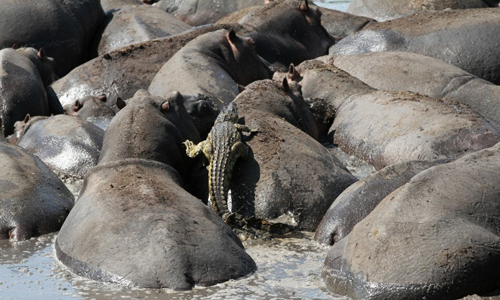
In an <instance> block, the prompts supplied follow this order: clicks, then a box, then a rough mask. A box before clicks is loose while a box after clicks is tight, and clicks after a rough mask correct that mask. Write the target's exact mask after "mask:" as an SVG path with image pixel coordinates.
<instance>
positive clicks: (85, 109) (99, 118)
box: [66, 94, 126, 131]
mask: <svg viewBox="0 0 500 300" xmlns="http://www.w3.org/2000/svg"><path fill="white" fill-rule="evenodd" d="M106 100H107V97H106V95H104V94H102V95H99V96H98V97H92V96H87V97H85V98H83V99H81V100H76V101H75V103H74V104H73V106H71V107H66V114H68V115H71V116H76V117H78V118H80V119H82V120H85V121H88V122H90V123H93V124H94V125H96V126H97V127H99V128H101V129H102V130H104V131H106V129H107V128H108V126H109V123H110V122H111V119H113V117H114V116H115V111H114V110H113V109H111V107H109V106H108V105H106ZM116 104H117V108H118V109H121V108H123V107H125V105H126V103H125V101H123V100H122V99H121V98H118V99H117V103H116Z"/></svg>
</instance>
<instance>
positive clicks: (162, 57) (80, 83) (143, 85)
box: [51, 25, 239, 112]
mask: <svg viewBox="0 0 500 300" xmlns="http://www.w3.org/2000/svg"><path fill="white" fill-rule="evenodd" d="M236 27H239V26H237V25H217V26H208V27H204V28H199V29H194V30H193V31H190V32H187V33H183V34H180V35H177V36H173V37H166V38H162V39H156V40H153V41H147V42H142V43H140V44H137V45H130V46H126V47H124V48H121V49H118V50H115V51H112V52H110V53H107V54H105V55H102V56H99V57H97V58H95V59H93V60H91V61H89V62H87V63H85V64H83V65H81V66H79V67H77V68H75V69H74V70H73V71H71V72H70V73H69V74H68V75H66V76H64V77H63V78H61V79H59V80H58V81H56V82H54V84H53V85H52V86H51V88H52V89H53V92H54V94H56V95H57V97H58V99H59V101H60V103H61V104H62V105H63V106H64V107H66V106H68V105H70V106H71V105H73V104H74V103H75V101H76V100H82V99H83V98H85V97H87V96H94V97H96V96H98V95H100V94H105V95H106V96H107V98H108V100H107V101H106V103H107V104H108V106H110V107H111V108H113V110H115V112H116V111H118V108H117V107H116V101H117V98H122V99H129V98H132V97H133V96H134V94H135V92H137V91H138V90H140V89H147V88H148V87H149V84H150V83H151V81H152V80H153V78H154V76H155V75H156V73H158V71H159V70H160V69H161V67H162V66H163V65H164V64H165V63H166V62H167V61H168V60H169V59H170V58H171V57H172V56H173V55H174V54H175V53H177V51H178V50H179V49H181V48H182V47H183V46H184V45H186V44H187V43H188V42H189V41H191V40H193V39H194V38H196V37H198V36H199V35H201V34H204V33H206V32H211V31H215V30H218V29H221V28H227V29H230V28H236Z"/></svg>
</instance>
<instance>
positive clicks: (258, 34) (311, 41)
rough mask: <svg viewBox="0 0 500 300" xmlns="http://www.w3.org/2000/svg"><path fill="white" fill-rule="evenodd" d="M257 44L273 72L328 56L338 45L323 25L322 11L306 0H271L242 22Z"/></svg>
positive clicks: (248, 34) (257, 49) (256, 48)
mask: <svg viewBox="0 0 500 300" xmlns="http://www.w3.org/2000/svg"><path fill="white" fill-rule="evenodd" d="M239 24H241V25H243V26H244V27H245V28H246V29H247V30H248V31H249V33H247V34H244V35H245V36H247V37H250V38H252V39H253V40H254V42H255V50H256V51H257V53H258V54H259V55H260V56H261V57H262V58H264V59H265V60H266V61H267V62H269V63H270V64H271V66H272V69H273V71H286V70H287V69H288V66H289V65H290V64H291V63H293V64H295V65H297V64H299V63H301V62H302V61H304V60H308V59H312V58H316V57H318V56H322V55H325V54H327V52H328V48H329V47H330V46H332V45H333V44H334V42H335V40H334V38H333V37H332V36H330V35H329V34H328V33H327V32H326V30H325V28H324V27H323V26H321V12H320V11H319V10H318V8H317V7H313V6H309V4H308V1H307V0H302V1H296V0H294V1H284V0H277V1H271V2H269V3H267V4H266V5H264V6H261V7H259V9H256V10H253V11H252V12H250V13H249V14H247V15H246V16H245V17H244V18H242V19H241V20H240V21H239Z"/></svg>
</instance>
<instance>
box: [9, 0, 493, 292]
mask: <svg viewBox="0 0 500 300" xmlns="http://www.w3.org/2000/svg"><path fill="white" fill-rule="evenodd" d="M0 6H1V9H0V23H1V24H3V26H2V27H1V28H2V29H1V31H0V48H2V50H0V133H1V135H0V166H1V167H0V239H11V240H12V241H13V242H16V241H22V240H26V239H30V238H31V237H35V236H38V235H42V234H46V233H50V232H55V231H59V234H58V236H57V239H56V241H55V252H56V256H57V258H58V259H59V260H60V261H61V262H62V263H63V264H65V265H66V266H67V267H68V268H69V269H70V270H71V271H73V272H75V273H77V274H79V275H81V276H85V277H88V278H90V279H94V280H99V281H105V282H113V283H117V284H121V285H127V286H133V287H142V288H170V289H177V290H185V289H191V288H192V287H193V286H195V285H213V284H217V283H220V282H224V281H227V280H230V279H238V278H241V277H243V276H246V275H248V274H251V273H252V272H254V271H255V270H256V269H257V266H256V263H255V262H254V260H253V259H252V257H250V256H249V255H248V254H247V253H246V251H245V249H244V246H243V243H242V242H241V240H240V239H243V238H247V237H248V236H253V237H270V236H271V237H272V236H273V234H284V233H287V232H292V231H298V230H304V231H312V232H315V236H314V239H315V240H316V241H317V242H319V243H321V244H326V245H331V248H330V250H329V252H328V255H327V257H326V259H325V262H324V266H323V271H322V277H323V280H324V282H325V284H326V286H327V287H328V289H330V290H331V291H332V295H334V294H336V295H346V296H349V297H351V298H354V299H423V298H425V299H455V298H460V297H464V296H466V295H471V294H485V293H491V292H495V290H498V289H499V288H500V87H499V86H498V84H500V59H499V57H500V34H498V31H499V30H500V8H498V6H499V1H494V0H484V1H483V0H475V1H460V0H447V1H441V0H370V1H368V0H353V1H352V2H351V4H350V7H349V9H348V12H347V13H344V12H340V11H335V10H328V9H325V8H322V7H317V6H315V5H314V4H313V3H308V1H307V0H213V1H202V0H176V1H173V0H160V1H149V0H143V1H140V0H101V1H99V0H64V1H63V0H45V1H38V0H23V1H4V2H2V3H1V4H0ZM227 107H232V108H233V110H234V115H233V116H232V118H233V119H232V121H231V122H233V123H231V124H232V125H231V124H230V125H227V126H229V127H225V129H224V130H229V129H227V128H232V126H234V128H236V129H238V131H236V129H232V130H233V131H232V132H233V134H234V132H236V134H237V135H235V136H234V135H233V138H234V139H236V140H235V141H234V144H237V146H238V147H239V148H241V149H239V150H238V151H240V150H242V149H243V150H244V152H238V155H237V156H234V157H232V158H231V157H230V158H229V159H232V160H233V161H232V164H231V167H230V168H229V170H228V169H227V168H226V169H224V168H222V169H221V170H219V169H216V168H210V165H212V159H210V161H208V160H207V157H208V158H209V157H210V155H208V154H206V153H207V151H212V152H210V153H212V154H213V155H216V154H217V155H220V156H218V157H217V158H214V159H213V160H214V163H215V161H216V160H218V161H219V162H220V161H222V160H223V159H227V157H228V156H227V155H229V153H230V152H231V151H236V150H235V149H236V148H237V147H236V146H234V147H232V146H233V142H229V141H228V140H227V139H225V138H226V136H224V134H223V130H222V129H220V130H216V129H215V126H214V123H215V124H216V125H217V124H218V123H217V122H216V120H217V116H218V115H219V112H221V111H225V110H226V109H227ZM236 108H237V113H236ZM213 126H214V129H212V127H213ZM224 126H226V125H224ZM221 128H222V127H221ZM242 129H245V130H246V131H250V129H251V132H241V133H240V131H241V130H242ZM203 141H205V142H203ZM207 141H210V142H211V143H212V144H213V145H215V144H214V143H229V144H226V145H225V146H221V147H219V148H217V149H219V150H217V149H216V147H215V146H213V147H212V144H207V143H208V142H207ZM242 143H243V144H242ZM197 144H199V145H204V147H209V148H210V149H208V150H207V149H205V148H204V149H203V153H205V154H206V156H207V157H204V156H203V155H198V156H196V155H195V154H193V153H195V152H196V151H195V152H193V151H194V150H192V149H195V148H194V147H195V145H197ZM331 144H334V145H336V146H337V147H338V148H340V149H341V150H342V151H344V152H346V153H348V154H350V155H353V156H355V157H357V158H360V159H362V160H364V161H365V162H367V163H368V164H370V165H372V166H374V167H375V169H376V170H377V171H376V172H375V173H373V174H371V175H369V176H368V177H365V178H361V179H360V178H357V177H355V176H353V175H352V174H351V173H350V171H349V170H348V169H347V168H346V167H345V166H344V165H342V163H341V162H340V160H339V159H338V158H337V157H336V156H335V154H334V152H333V151H332V150H331V148H330V147H329V146H326V145H331ZM207 145H208V146H207ZM212 148H213V149H212ZM190 149H191V150H192V151H191V150H190ZM186 150H187V151H186ZM190 151H191V152H192V153H190ZM218 151H219V152H220V153H218ZM198 152H200V149H198V150H197V152H196V153H198ZM226 152H227V153H226ZM234 153H236V152H234ZM240 154H241V155H240ZM243 154H244V155H243ZM188 155H189V156H188ZM225 155H226V156H225ZM240 156H241V157H240ZM238 157H240V158H239V159H238ZM233 165H234V168H233ZM207 169H209V170H207ZM225 172H226V173H227V172H229V173H230V174H226V173H225ZM219 173H223V174H219ZM225 175H228V176H227V178H230V181H228V182H227V183H224V184H226V186H224V189H225V190H224V193H226V194H228V195H227V199H225V200H224V201H226V200H227V203H226V202H224V203H223V204H224V207H227V209H228V210H230V212H231V218H227V217H226V218H221V217H220V215H218V214H217V212H216V211H214V209H212V207H211V206H214V207H215V205H214V202H213V201H214V199H213V198H212V197H211V198H210V199H209V194H210V195H213V193H212V190H211V189H213V188H214V186H215V185H217V184H222V183H219V181H216V180H215V179H214V178H216V177H217V176H225ZM67 178H70V179H72V180H83V187H82V188H81V191H80V192H79V195H78V197H77V199H74V196H73V195H72V193H71V192H70V191H69V190H68V189H67V187H66V186H65V185H64V184H63V182H62V180H61V179H67ZM210 203H211V204H212V205H210Z"/></svg>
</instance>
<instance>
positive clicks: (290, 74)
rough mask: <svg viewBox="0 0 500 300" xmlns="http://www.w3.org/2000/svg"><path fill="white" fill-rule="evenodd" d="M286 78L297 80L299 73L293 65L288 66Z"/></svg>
mask: <svg viewBox="0 0 500 300" xmlns="http://www.w3.org/2000/svg"><path fill="white" fill-rule="evenodd" d="M287 78H288V79H289V80H293V81H297V79H299V78H300V74H299V71H297V69H296V68H295V66H294V65H293V64H290V67H289V68H288V75H287Z"/></svg>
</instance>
